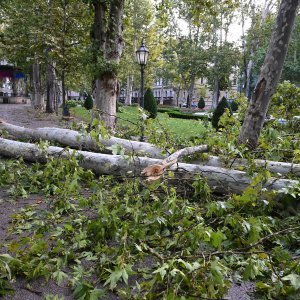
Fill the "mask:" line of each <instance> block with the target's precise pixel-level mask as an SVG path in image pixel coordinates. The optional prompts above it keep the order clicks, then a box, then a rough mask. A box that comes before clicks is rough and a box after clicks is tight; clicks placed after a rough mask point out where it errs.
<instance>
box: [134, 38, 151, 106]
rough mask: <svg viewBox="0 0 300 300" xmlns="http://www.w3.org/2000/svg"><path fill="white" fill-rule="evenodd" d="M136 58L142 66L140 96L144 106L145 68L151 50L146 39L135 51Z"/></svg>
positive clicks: (141, 103) (141, 104)
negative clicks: (147, 46)
mask: <svg viewBox="0 0 300 300" xmlns="http://www.w3.org/2000/svg"><path fill="white" fill-rule="evenodd" d="M135 56H136V60H137V62H138V64H139V65H140V66H141V98H140V106H141V107H142V108H144V70H145V66H146V64H147V60H148V56H149V50H148V49H147V48H146V46H145V42H144V40H142V45H141V47H140V49H138V50H136V52H135Z"/></svg>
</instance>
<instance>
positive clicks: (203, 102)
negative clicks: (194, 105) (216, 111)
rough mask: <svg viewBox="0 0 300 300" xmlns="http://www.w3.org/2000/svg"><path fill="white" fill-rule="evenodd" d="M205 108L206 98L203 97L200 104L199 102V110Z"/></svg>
mask: <svg viewBox="0 0 300 300" xmlns="http://www.w3.org/2000/svg"><path fill="white" fill-rule="evenodd" d="M204 107H205V101H204V98H203V97H202V96H201V98H200V100H199V102H198V108H200V109H203V108H204Z"/></svg>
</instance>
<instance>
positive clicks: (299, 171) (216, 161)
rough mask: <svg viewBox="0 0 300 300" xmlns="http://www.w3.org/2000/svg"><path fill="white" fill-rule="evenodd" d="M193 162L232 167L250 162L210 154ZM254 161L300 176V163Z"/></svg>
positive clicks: (281, 171)
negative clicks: (225, 159)
mask: <svg viewBox="0 0 300 300" xmlns="http://www.w3.org/2000/svg"><path fill="white" fill-rule="evenodd" d="M193 163H195V164H196V163H197V164H198V163H199V164H201V165H203V166H212V167H217V168H230V169H237V168H240V167H243V168H247V165H248V162H247V160H246V159H242V158H233V159H231V160H230V161H226V162H224V161H223V160H222V159H221V158H220V157H218V156H208V158H207V159H205V160H203V161H197V162H196V161H194V162H193ZM253 163H254V164H255V165H256V166H257V167H262V168H265V169H267V170H269V171H270V172H273V173H280V174H282V175H286V174H293V175H295V176H297V177H300V164H293V163H287V162H280V161H271V160H263V159H255V160H254V161H253Z"/></svg>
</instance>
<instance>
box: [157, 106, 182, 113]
mask: <svg viewBox="0 0 300 300" xmlns="http://www.w3.org/2000/svg"><path fill="white" fill-rule="evenodd" d="M173 111H179V108H177V107H173V108H163V107H158V108H157V112H160V113H169V112H173Z"/></svg>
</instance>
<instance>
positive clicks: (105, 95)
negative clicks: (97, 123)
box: [94, 74, 118, 129]
mask: <svg viewBox="0 0 300 300" xmlns="http://www.w3.org/2000/svg"><path fill="white" fill-rule="evenodd" d="M94 92H95V93H94V95H95V106H96V108H97V112H98V116H99V119H100V120H101V121H103V122H104V124H105V126H106V127H108V128H111V129H115V127H116V111H117V102H116V101H117V93H118V80H117V77H116V76H114V75H112V74H109V75H108V74H107V75H103V76H102V77H101V78H100V79H96V89H95V91H94Z"/></svg>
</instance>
